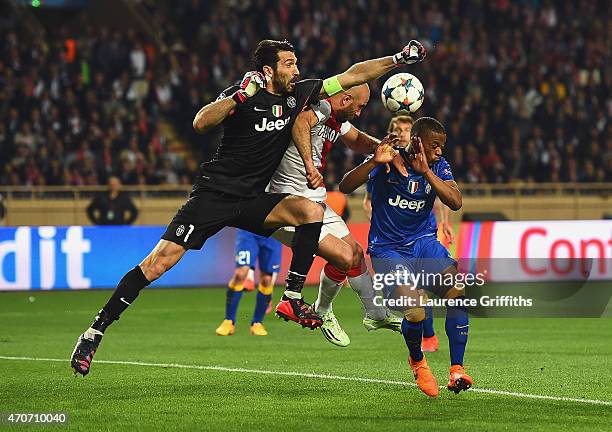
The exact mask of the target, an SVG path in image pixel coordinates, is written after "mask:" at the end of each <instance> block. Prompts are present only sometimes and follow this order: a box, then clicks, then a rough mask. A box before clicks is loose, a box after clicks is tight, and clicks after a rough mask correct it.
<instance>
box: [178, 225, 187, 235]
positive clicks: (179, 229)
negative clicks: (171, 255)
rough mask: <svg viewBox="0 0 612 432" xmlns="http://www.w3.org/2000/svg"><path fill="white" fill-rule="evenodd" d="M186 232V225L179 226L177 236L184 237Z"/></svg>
mask: <svg viewBox="0 0 612 432" xmlns="http://www.w3.org/2000/svg"><path fill="white" fill-rule="evenodd" d="M184 232H185V225H179V227H178V228H177V229H176V236H177V237H180V236H182V235H183V233H184Z"/></svg>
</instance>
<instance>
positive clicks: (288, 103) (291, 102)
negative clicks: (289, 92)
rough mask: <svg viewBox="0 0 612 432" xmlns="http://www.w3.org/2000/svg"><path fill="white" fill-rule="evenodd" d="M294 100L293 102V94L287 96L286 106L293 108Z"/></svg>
mask: <svg viewBox="0 0 612 432" xmlns="http://www.w3.org/2000/svg"><path fill="white" fill-rule="evenodd" d="M295 105H296V102H295V98H294V97H293V96H289V97H288V98H287V106H288V107H289V108H295Z"/></svg>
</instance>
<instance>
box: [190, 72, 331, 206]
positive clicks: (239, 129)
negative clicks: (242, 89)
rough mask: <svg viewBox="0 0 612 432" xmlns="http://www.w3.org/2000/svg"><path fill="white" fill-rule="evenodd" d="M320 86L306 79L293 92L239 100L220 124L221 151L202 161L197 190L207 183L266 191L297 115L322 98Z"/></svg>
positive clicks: (234, 190) (250, 192)
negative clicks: (233, 110) (221, 132)
mask: <svg viewBox="0 0 612 432" xmlns="http://www.w3.org/2000/svg"><path fill="white" fill-rule="evenodd" d="M322 85H323V81H322V80H318V79H308V80H302V81H299V82H297V83H296V85H295V88H294V91H293V92H292V93H290V94H286V95H283V96H277V95H273V94H272V93H270V92H268V91H266V90H260V91H259V92H257V94H255V96H253V97H251V98H249V99H248V100H247V101H246V102H245V103H243V104H239V105H238V106H237V107H236V110H235V112H234V113H232V114H231V115H229V116H228V117H227V118H226V119H225V120H224V121H223V123H222V125H223V138H222V139H221V144H220V145H219V147H218V148H217V152H216V153H215V155H214V156H213V158H212V159H211V160H210V161H209V162H204V163H203V164H202V165H200V172H199V176H198V180H197V181H196V184H195V185H194V191H196V192H197V190H198V189H199V188H201V187H205V188H212V189H216V190H220V191H223V192H226V193H229V194H232V195H238V196H245V197H249V196H254V195H258V194H260V193H262V192H264V190H265V188H266V186H267V184H268V182H269V181H270V178H271V177H272V174H274V171H275V170H276V168H277V167H278V165H279V163H280V161H281V159H282V158H283V155H284V154H285V151H286V150H287V148H288V147H289V143H290V141H291V128H292V126H293V123H294V122H295V119H296V117H297V115H298V114H299V113H300V112H301V111H302V110H303V109H304V108H305V107H307V106H309V105H310V104H311V103H313V102H315V101H316V100H318V97H319V92H320V91H321V87H322ZM238 88H239V87H238V86H232V87H229V88H228V89H226V90H225V91H224V92H223V93H221V95H220V96H219V97H220V98H222V97H229V96H231V95H232V94H233V93H234V92H235V91H236V90H238Z"/></svg>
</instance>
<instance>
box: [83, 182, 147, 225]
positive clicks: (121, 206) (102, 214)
mask: <svg viewBox="0 0 612 432" xmlns="http://www.w3.org/2000/svg"><path fill="white" fill-rule="evenodd" d="M87 216H88V217H89V220H90V221H91V223H92V224H94V225H131V224H132V223H133V222H134V221H135V220H136V218H137V217H138V209H137V208H136V206H135V205H134V203H133V202H132V199H131V198H130V197H129V196H128V195H127V194H126V193H125V192H121V181H120V180H119V179H118V178H117V177H111V178H109V179H108V192H104V193H103V194H101V195H99V196H97V197H96V198H94V199H93V201H92V202H91V204H89V206H88V207H87Z"/></svg>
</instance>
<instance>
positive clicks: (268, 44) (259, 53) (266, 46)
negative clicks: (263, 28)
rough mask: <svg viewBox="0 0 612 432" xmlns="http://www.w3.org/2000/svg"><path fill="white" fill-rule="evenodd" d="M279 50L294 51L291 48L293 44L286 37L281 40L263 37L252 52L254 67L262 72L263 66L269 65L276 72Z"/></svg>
mask: <svg viewBox="0 0 612 432" xmlns="http://www.w3.org/2000/svg"><path fill="white" fill-rule="evenodd" d="M279 51H291V52H295V48H293V45H291V44H290V43H289V41H288V40H287V39H285V40H282V41H277V40H271V39H264V40H262V41H261V42H259V43H258V44H257V48H255V53H254V54H253V58H254V61H255V69H256V70H258V71H259V72H263V67H264V66H270V67H271V68H272V69H273V70H274V71H275V72H276V63H278V60H279V57H278V52H279Z"/></svg>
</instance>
